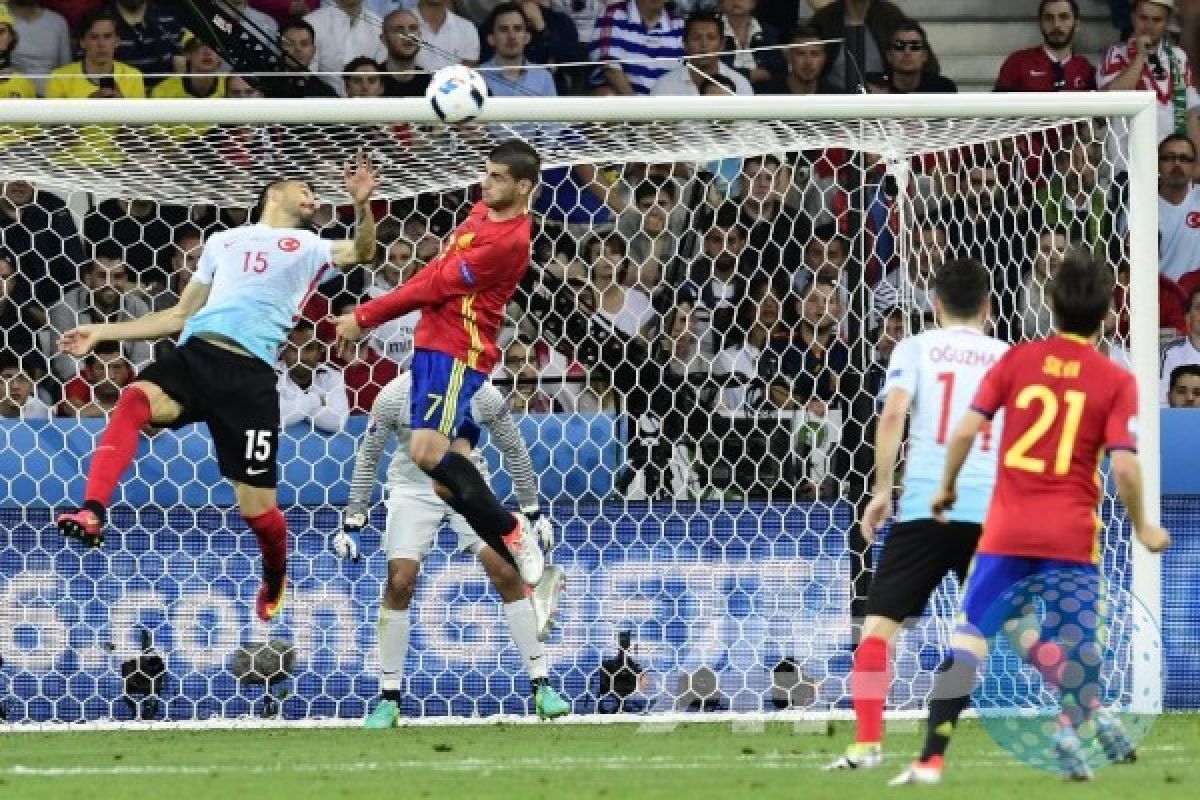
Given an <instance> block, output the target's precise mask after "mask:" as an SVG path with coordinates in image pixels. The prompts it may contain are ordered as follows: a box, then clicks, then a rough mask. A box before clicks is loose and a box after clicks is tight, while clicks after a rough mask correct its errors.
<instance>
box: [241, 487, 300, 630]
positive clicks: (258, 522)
mask: <svg viewBox="0 0 1200 800" xmlns="http://www.w3.org/2000/svg"><path fill="white" fill-rule="evenodd" d="M233 493H234V495H235V496H236V497H237V504H238V508H239V509H241V512H242V517H243V518H244V519H245V520H246V524H247V525H249V526H250V530H252V531H254V536H255V538H257V539H258V549H259V552H261V553H262V560H263V582H262V586H260V587H259V588H258V595H257V596H256V597H255V600H254V611H255V613H256V614H258V618H259V619H261V620H262V621H263V622H269V621H271V620H272V619H274V618H275V617H276V616H277V615H278V614H279V611H280V610H281V609H282V608H283V601H284V598H285V596H286V594H287V547H288V542H287V520H286V519H284V516H283V512H282V511H280V510H279V505H278V503H277V495H276V492H275V489H267V488H263V487H260V486H250V485H248V484H245V483H240V482H238V481H234V482H233Z"/></svg>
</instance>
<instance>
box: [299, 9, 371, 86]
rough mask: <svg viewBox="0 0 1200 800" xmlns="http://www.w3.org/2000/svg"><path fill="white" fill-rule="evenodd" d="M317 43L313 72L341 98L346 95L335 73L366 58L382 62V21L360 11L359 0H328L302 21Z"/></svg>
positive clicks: (340, 77) (340, 80)
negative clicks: (349, 63) (309, 26)
mask: <svg viewBox="0 0 1200 800" xmlns="http://www.w3.org/2000/svg"><path fill="white" fill-rule="evenodd" d="M304 19H305V20H306V21H307V22H308V24H309V25H312V27H313V36H314V39H315V41H316V43H317V55H316V64H317V66H316V71H317V72H318V73H321V80H323V81H325V82H326V83H328V84H329V85H330V86H332V87H333V89H334V90H335V91H336V92H337V93H338V94H341V95H344V94H345V93H346V91H345V85H344V84H343V82H342V76H341V75H340V74H338V73H340V72H341V71H342V68H343V67H344V66H345V65H346V63H347V62H349V61H352V60H353V59H356V58H358V57H359V56H366V57H367V58H370V59H371V60H373V61H383V59H384V58H386V57H387V52H386V51H385V50H384V47H383V20H381V19H380V18H379V16H378V15H376V14H374V13H373V12H371V11H367V10H366V9H364V8H363V2H362V0H330V2H326V3H324V4H323V5H322V6H321V7H320V8H318V9H317V10H316V11H314V12H312V13H311V14H309V15H307V16H306V17H305V18H304Z"/></svg>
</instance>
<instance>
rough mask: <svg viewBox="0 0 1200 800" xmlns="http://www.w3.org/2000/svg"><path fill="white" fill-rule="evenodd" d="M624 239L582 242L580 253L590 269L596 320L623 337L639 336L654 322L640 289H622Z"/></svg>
mask: <svg viewBox="0 0 1200 800" xmlns="http://www.w3.org/2000/svg"><path fill="white" fill-rule="evenodd" d="M626 248H627V244H626V241H625V238H624V237H622V236H619V235H617V234H609V235H608V236H605V237H604V238H603V239H601V238H599V237H597V236H593V237H591V238H589V239H587V240H585V241H584V243H583V245H582V246H581V248H580V249H581V251H582V253H583V257H584V260H585V263H586V264H587V265H589V266H590V268H591V269H590V276H591V284H592V290H593V291H594V292H595V295H596V316H597V317H599V318H600V319H602V320H605V321H606V322H607V323H608V324H609V325H610V326H611V327H612V328H614V329H615V330H618V331H620V332H621V333H622V334H624V335H625V336H638V335H641V334H642V333H643V332H644V330H645V328H646V326H647V325H649V324H651V323H652V322H653V321H654V318H655V315H654V308H653V306H652V304H651V302H650V295H649V294H648V293H647V292H645V291H643V290H642V289H640V288H632V287H628V286H626V285H625V279H626V272H627V271H628V270H629V268H630V267H629V261H628V258H627V255H628V253H627V249H626Z"/></svg>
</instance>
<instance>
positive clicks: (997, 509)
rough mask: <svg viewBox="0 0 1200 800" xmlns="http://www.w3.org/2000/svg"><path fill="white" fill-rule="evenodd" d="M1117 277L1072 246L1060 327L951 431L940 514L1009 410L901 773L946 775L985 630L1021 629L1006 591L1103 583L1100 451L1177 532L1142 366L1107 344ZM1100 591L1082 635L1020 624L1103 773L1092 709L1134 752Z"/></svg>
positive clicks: (929, 778) (1069, 748)
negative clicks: (1104, 350)
mask: <svg viewBox="0 0 1200 800" xmlns="http://www.w3.org/2000/svg"><path fill="white" fill-rule="evenodd" d="M1112 290H1113V278H1112V273H1111V271H1110V270H1109V269H1108V267H1107V266H1105V265H1102V264H1097V263H1095V262H1094V261H1093V260H1092V259H1091V257H1090V256H1089V255H1088V254H1087V253H1086V252H1084V251H1083V250H1075V251H1072V252H1071V253H1070V254H1069V255H1068V256H1067V258H1066V259H1065V260H1064V261H1063V264H1062V266H1061V267H1060V268H1059V270H1058V272H1057V274H1056V275H1055V278H1054V281H1053V284H1052V286H1051V295H1050V297H1051V306H1052V308H1053V310H1054V321H1055V327H1056V329H1057V330H1058V335H1057V336H1054V337H1051V338H1049V339H1046V340H1044V341H1038V342H1030V343H1027V344H1022V345H1018V346H1017V347H1014V348H1013V349H1011V350H1009V351H1008V353H1007V354H1005V356H1004V357H1003V358H1001V359H1000V361H998V362H997V363H996V365H995V366H994V367H993V368H992V369H991V370H990V371H989V372H988V374H987V375H986V376H985V377H984V379H983V383H982V384H981V385H980V388H979V391H978V392H977V393H976V395H975V400H974V402H973V403H972V407H971V408H972V410H971V411H968V412H967V414H966V415H965V416H964V417H963V418H962V421H961V422H960V423H959V425H958V427H957V428H956V430H955V431H954V434H953V435H952V437H951V439H950V441H949V443H948V444H947V449H946V466H945V473H944V475H943V479H942V487H941V489H939V491H938V493H937V494H936V495H935V496H934V499H933V503H932V509H933V513H934V515H935V516H936V517H937V518H938V519H939V520H943V519H945V513H946V511H947V510H949V509H950V508H952V507H953V506H954V503H955V500H956V488H955V484H956V481H957V478H958V473H959V470H960V469H961V468H962V465H963V462H964V461H965V460H966V457H967V454H968V452H969V451H970V449H971V445H972V443H973V442H974V441H975V437H976V435H977V434H978V433H979V432H980V430H982V428H983V426H984V424H985V423H986V422H987V421H988V420H989V419H991V417H992V415H993V414H995V413H996V412H997V411H998V410H999V409H1001V408H1003V409H1004V415H1005V416H1004V432H1003V434H1002V437H1001V442H1000V465H999V469H998V472H997V478H996V488H995V491H994V492H993V494H992V502H991V505H990V507H989V508H988V515H987V518H986V519H985V521H984V524H983V536H982V538H981V539H980V540H979V548H978V551H977V553H978V554H977V555H976V557H975V561H974V563H973V564H972V566H971V572H970V574H969V575H968V577H967V582H966V589H965V590H964V594H963V601H962V611H961V615H960V625H959V627H958V630H957V631H956V632H955V635H954V638H953V640H952V641H951V652H950V655H949V656H948V657H947V659H946V661H945V662H943V664H942V665H941V666H940V667H939V669H938V675H937V677H936V679H935V680H934V685H933V692H932V697H931V700H930V704H929V724H928V729H927V731H926V740H925V748H924V750H923V751H922V753H921V756H920V759H919V760H918V761H916V762H915V763H914V764H913V765H911V766H910V767H909V768H908V769H906V770H905V771H904V772H903V773H901V774H900V775H899V776H898V777H897V778H896V779H894V780H893V781H892V783H893V784H899V783H936V782H937V781H938V780H940V778H941V771H942V759H943V755H944V753H945V750H946V746H947V744H948V743H949V739H950V735H951V734H952V733H953V730H954V725H955V723H956V722H957V720H958V716H959V714H961V713H962V711H963V709H965V708H966V706H967V703H968V702H969V698H970V694H971V691H972V688H973V686H974V682H975V678H976V673H977V668H978V665H979V664H981V663H983V661H984V660H985V659H986V658H987V647H988V646H987V638H988V637H989V636H991V635H993V634H995V633H997V632H999V631H1000V630H1001V629H1003V630H1004V632H1005V634H1006V635H1010V634H1013V633H1014V630H1015V629H1014V626H1013V625H1011V624H1010V622H1011V621H1012V619H1014V618H1006V617H1005V616H1004V614H1003V611H1004V609H1003V608H1000V609H997V610H999V611H1000V612H1001V613H1000V614H999V615H998V614H996V613H995V612H994V611H993V610H992V606H993V604H994V603H995V601H996V600H998V599H999V598H1001V597H1002V596H1003V595H1004V594H1005V592H1006V591H1007V590H1008V589H1010V588H1012V587H1014V586H1016V585H1017V584H1018V583H1019V582H1020V581H1022V580H1024V579H1025V578H1030V577H1033V576H1037V575H1048V574H1050V573H1057V572H1069V573H1071V574H1074V575H1079V576H1080V578H1081V580H1084V581H1088V580H1089V579H1090V581H1091V582H1092V583H1094V584H1098V583H1099V567H1098V565H1097V561H1098V557H1099V553H1098V536H1099V533H1100V530H1101V527H1102V526H1101V521H1100V518H1099V517H1098V516H1097V514H1096V507H1097V505H1098V504H1099V502H1100V498H1101V484H1100V480H1099V475H1098V469H1099V466H1100V464H1099V462H1100V455H1101V453H1102V452H1104V451H1107V452H1108V454H1109V458H1110V460H1111V465H1112V476H1113V479H1114V480H1115V482H1116V485H1117V492H1118V494H1119V495H1120V497H1121V501H1122V502H1123V503H1124V505H1125V509H1126V512H1127V514H1128V516H1129V521H1130V522H1131V523H1132V524H1133V529H1134V532H1135V534H1136V535H1137V538H1138V540H1139V541H1140V542H1141V543H1142V544H1143V545H1144V546H1145V547H1146V548H1147V549H1148V550H1150V551H1151V552H1155V553H1157V552H1161V551H1162V550H1164V549H1166V547H1167V545H1168V544H1169V543H1170V537H1169V536H1168V534H1167V532H1166V531H1165V530H1163V529H1162V528H1160V527H1159V526H1158V525H1156V524H1154V523H1153V522H1152V521H1150V520H1148V519H1146V515H1145V510H1144V508H1143V506H1142V477H1141V467H1140V465H1139V462H1138V458H1137V387H1136V385H1135V383H1134V378H1133V376H1132V375H1131V374H1129V373H1128V372H1126V371H1125V370H1124V369H1122V368H1120V367H1118V366H1117V365H1116V364H1114V363H1113V362H1112V361H1111V360H1110V359H1109V358H1107V357H1106V356H1104V355H1101V354H1100V352H1099V351H1097V350H1096V348H1095V345H1096V341H1097V339H1098V337H1099V334H1100V330H1101V325H1102V324H1103V321H1104V318H1105V315H1107V313H1108V310H1109V304H1110V302H1111V299H1112ZM1098 594H1099V593H1098V592H1097V593H1096V595H1095V596H1093V595H1091V594H1090V593H1089V594H1087V595H1086V596H1085V595H1084V593H1079V596H1077V597H1074V598H1072V603H1073V604H1074V603H1082V604H1083V605H1084V606H1085V610H1086V611H1087V612H1088V613H1086V614H1079V613H1075V614H1073V619H1075V620H1090V624H1085V625H1083V631H1082V633H1081V634H1080V633H1076V632H1075V631H1074V630H1072V631H1070V632H1068V630H1067V629H1068V628H1072V629H1074V628H1076V627H1078V626H1075V625H1072V626H1067V625H1062V624H1061V623H1060V624H1058V625H1051V624H1050V623H1049V622H1047V623H1046V625H1045V626H1044V627H1043V629H1042V630H1041V631H1040V632H1037V631H1027V630H1015V632H1016V633H1020V634H1021V635H1022V639H1021V641H1020V642H1019V644H1018V643H1016V642H1014V649H1017V650H1018V652H1021V653H1022V655H1023V656H1024V657H1025V658H1026V660H1027V661H1029V663H1030V664H1031V665H1032V666H1033V667H1034V668H1035V669H1037V670H1038V672H1040V673H1041V675H1042V677H1043V678H1044V679H1045V681H1046V683H1047V685H1048V686H1052V687H1055V688H1057V690H1058V692H1059V695H1060V698H1061V703H1062V710H1063V719H1062V722H1061V724H1060V727H1059V730H1058V734H1057V735H1056V737H1055V750H1056V753H1057V756H1058V760H1059V764H1060V766H1061V767H1062V769H1063V771H1064V772H1065V773H1066V774H1067V776H1068V777H1070V778H1072V779H1076V780H1086V779H1088V778H1090V777H1091V771H1090V769H1089V767H1088V765H1087V762H1086V760H1085V759H1084V757H1083V749H1082V744H1081V742H1080V740H1079V737H1078V735H1077V731H1078V729H1079V728H1080V726H1081V725H1082V724H1083V723H1084V722H1087V721H1089V720H1090V721H1092V722H1093V723H1094V730H1095V731H1096V736H1097V738H1098V739H1099V740H1100V744H1101V745H1102V746H1103V748H1104V750H1105V753H1106V754H1107V755H1108V756H1109V758H1110V759H1112V760H1114V761H1128V760H1132V759H1133V758H1134V752H1133V746H1132V744H1131V743H1130V741H1129V739H1128V736H1127V735H1126V734H1125V732H1124V730H1123V728H1122V727H1121V725H1120V723H1119V722H1118V721H1117V720H1116V719H1115V718H1114V717H1112V716H1111V715H1109V714H1108V713H1107V712H1105V711H1104V710H1103V709H1102V708H1101V707H1100V704H1099V699H1098V696H1097V693H1096V691H1095V687H1098V685H1099V681H1098V677H1099V671H1100V662H1101V661H1102V656H1103V653H1102V651H1100V650H1099V645H1098V644H1097V637H1098V631H1097V629H1098V627H1099V624H1100V617H1102V608H1100V602H1101V598H1100V597H1099V596H1098ZM1072 608H1074V605H1072ZM989 611H992V613H989ZM1055 616H1058V617H1060V618H1061V617H1062V616H1063V615H1061V614H1058V615H1055ZM1049 617H1050V615H1049V613H1048V614H1047V618H1049ZM1026 634H1028V638H1024V637H1025V635H1026ZM1076 670H1082V678H1078V677H1077V676H1075V677H1072V678H1071V679H1070V680H1064V676H1065V675H1067V673H1068V671H1076Z"/></svg>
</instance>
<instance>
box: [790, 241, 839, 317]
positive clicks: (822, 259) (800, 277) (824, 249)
mask: <svg viewBox="0 0 1200 800" xmlns="http://www.w3.org/2000/svg"><path fill="white" fill-rule="evenodd" d="M849 260H850V240H849V239H847V238H846V237H845V236H843V235H842V234H840V233H838V230H837V228H835V227H834V226H832V225H823V226H821V227H820V228H817V229H815V230H814V231H813V233H812V236H811V237H809V239H808V241H807V242H805V243H804V263H803V264H802V265H801V266H800V269H798V270H796V272H795V274H794V275H793V276H792V286H793V287H794V288H795V290H796V291H797V292H803V291H804V290H805V289H807V288H808V287H809V285H810V284H811V283H812V282H813V281H814V280H816V279H817V275H819V274H821V273H822V272H823V273H824V274H825V277H826V280H833V282H834V283H835V284H836V285H837V286H838V287H839V289H840V291H841V295H842V303H843V305H844V304H846V303H848V302H849V295H848V294H847V293H846V288H847V287H846V278H845V275H844V273H845V270H846V263H847V262H848V261H849Z"/></svg>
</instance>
